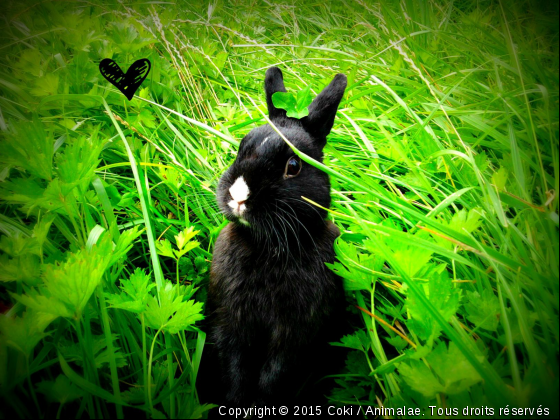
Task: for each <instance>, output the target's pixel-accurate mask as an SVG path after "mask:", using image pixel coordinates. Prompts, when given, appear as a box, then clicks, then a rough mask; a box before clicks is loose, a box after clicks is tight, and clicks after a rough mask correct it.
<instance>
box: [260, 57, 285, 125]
mask: <svg viewBox="0 0 560 420" xmlns="http://www.w3.org/2000/svg"><path fill="white" fill-rule="evenodd" d="M264 91H265V92H266V104H267V105H268V117H269V118H270V119H271V120H274V119H278V118H285V117H286V111H285V110H283V109H279V108H276V107H275V106H274V104H273V103H272V95H273V94H275V93H276V92H286V88H285V87H284V77H283V76H282V71H281V70H280V69H279V68H278V67H271V68H269V69H268V70H267V71H266V76H265V78H264Z"/></svg>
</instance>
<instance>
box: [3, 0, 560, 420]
mask: <svg viewBox="0 0 560 420" xmlns="http://www.w3.org/2000/svg"><path fill="white" fill-rule="evenodd" d="M0 7H1V13H0V17H1V19H2V24H1V25H2V31H1V34H0V60H1V61H0V63H1V64H0V138H1V140H0V206H1V211H0V232H1V237H0V250H1V255H0V305H1V306H0V312H2V313H3V314H2V315H0V401H1V403H0V417H2V418H6V417H8V416H13V415H15V416H18V417H27V418H32V417H35V418H36V417H55V416H56V417H67V416H72V417H78V418H82V417H91V418H95V417H97V418H102V417H103V418H107V417H117V418H122V417H124V416H126V415H129V416H131V415H138V414H140V415H141V416H144V415H145V416H146V417H152V418H163V417H170V418H174V417H181V418H197V417H205V416H206V415H207V414H208V410H209V409H211V408H212V407H213V405H212V403H213V401H211V400H209V401H201V399H200V398H199V396H198V394H197V390H196V380H197V375H198V371H199V366H200V363H201V359H203V358H204V345H205V342H206V335H205V333H204V331H203V330H201V329H200V328H199V325H200V321H201V320H202V319H203V315H204V306H203V303H204V301H205V287H206V284H207V281H208V275H209V266H210V262H211V259H212V249H213V244H214V241H215V239H216V237H217V235H218V233H219V231H220V229H222V228H223V227H224V226H225V224H226V221H225V220H224V217H223V216H222V215H221V214H220V212H219V210H218V207H217V204H216V199H215V190H216V185H217V181H218V179H219V176H220V174H221V173H222V172H223V171H224V170H225V169H226V168H227V167H228V166H229V165H230V164H231V163H232V161H233V159H234V158H235V154H236V150H237V146H238V144H239V141H240V139H241V138H242V137H243V135H244V134H246V133H247V132H249V131H250V130H251V129H252V128H254V127H255V126H256V125H260V124H263V123H264V122H266V120H265V116H266V103H265V100H264V96H263V78H264V73H265V71H266V69H267V68H269V67H270V66H273V65H274V66H279V67H280V68H281V69H282V70H283V72H284V74H285V76H286V84H287V88H288V90H289V91H291V92H298V91H303V90H305V89H307V88H309V89H311V92H312V94H317V93H318V92H319V91H320V90H321V89H322V88H323V87H324V86H325V85H326V84H327V83H328V82H329V81H330V80H331V79H332V77H333V76H334V75H335V74H336V73H345V74H346V75H347V76H348V89H347V91H346V95H345V98H344V99H343V102H342V104H341V106H340V109H339V112H338V116H337V119H336V122H335V125H334V129H333V131H332V134H331V135H330V136H329V141H328V144H327V147H326V149H325V161H324V164H323V165H321V164H319V163H317V162H314V161H310V160H309V158H305V157H304V159H305V160H307V161H308V162H309V163H311V164H313V165H317V166H319V167H321V168H322V169H323V170H325V171H326V172H328V173H329V174H330V176H331V181H332V197H333V204H332V207H331V210H330V212H329V218H330V219H331V220H332V221H333V222H334V223H335V224H336V225H338V226H339V227H340V229H341V231H342V232H343V233H342V236H341V237H340V238H339V239H338V240H337V243H336V253H337V257H338V260H337V261H336V262H335V263H334V264H332V265H331V266H330V267H331V268H332V269H333V270H334V271H335V272H337V273H338V274H339V275H340V276H341V277H342V278H343V279H344V284H345V288H346V290H347V293H348V301H349V314H350V316H351V317H352V316H353V320H354V328H355V331H354V333H353V334H351V335H348V336H345V337H341V340H340V342H339V343H336V345H340V346H344V347H347V348H349V349H350V351H349V353H348V358H347V360H346V367H345V369H344V370H343V371H342V372H332V375H334V377H335V380H336V386H335V388H334V389H333V390H332V392H331V393H330V394H329V396H328V397H329V399H330V401H331V403H332V405H348V404H352V405H354V406H362V407H363V408H364V412H365V410H366V409H367V407H378V408H379V407H381V406H383V407H386V408H395V409H396V408H399V407H400V408H402V407H408V408H419V409H420V410H421V413H423V414H425V415H426V416H429V417H433V416H434V415H435V414H434V413H433V412H432V411H431V409H430V408H429V407H430V406H436V407H437V408H440V409H441V410H443V411H441V412H440V414H447V415H448V416H452V415H453V414H454V413H453V411H452V410H453V409H455V410H457V413H458V414H459V415H463V416H465V417H471V416H472V417H479V416H480V415H486V416H488V417H492V416H494V417H502V416H506V415H507V414H512V413H513V412H512V409H515V408H531V409H533V410H534V411H533V412H527V413H526V414H527V415H528V414H529V413H531V414H533V415H537V414H539V413H538V412H537V409H538V408H539V407H540V408H541V410H544V409H546V410H548V413H549V414H550V415H556V417H557V416H558V402H557V398H558V391H559V386H558V384H559V382H558V378H559V374H558V373H559V370H558V345H559V341H558V335H559V323H558V304H559V290H558V285H559V274H558V269H559V268H558V267H559V241H558V232H559V231H558V223H559V222H558V198H559V191H558V180H559V173H558V170H559V156H558V154H559V129H558V113H559V101H558V89H559V75H558V69H559V61H558V5H557V4H555V3H554V2H542V1H530V0H519V1H515V2H513V1H507V0H502V1H490V0H476V1H475V0H465V1H455V2H452V1H445V0H425V1H413V0H401V1H397V0H383V1H369V0H368V1H366V0H347V1H331V2H328V1H322V2H305V1H296V0H291V1H290V0H288V1H286V0H282V1H279V2H261V1H249V0H218V1H216V2H214V3H212V4H210V5H209V3H208V2H198V1H194V2H193V1H188V2H187V1H177V2H131V1H128V0H125V1H120V2H115V1H108V2H40V1H24V2H15V1H14V2H2V5H1V6H0ZM104 58H112V59H114V60H115V61H116V62H117V63H118V64H119V65H120V66H121V67H122V68H123V69H124V70H126V69H127V68H128V66H130V65H131V64H132V63H133V62H134V61H135V60H137V59H139V58H147V59H149V60H150V61H151V63H152V69H151V72H150V74H149V75H148V78H147V79H146V80H145V81H144V83H143V84H142V86H141V88H140V89H139V90H138V91H137V92H136V96H135V97H134V99H133V100H131V101H128V100H127V99H126V98H125V97H124V95H122V94H121V93H120V92H119V91H118V90H116V89H115V88H114V87H113V86H112V85H110V84H109V83H108V82H107V81H106V80H105V79H104V78H103V77H102V76H101V74H100V72H99V69H98V64H99V62H100V61H101V60H102V59H104ZM215 380H216V381H219V380H220V379H219V378H215ZM485 407H491V408H493V409H494V412H493V414H492V413H490V412H489V411H488V410H485ZM505 407H507V408H508V409H509V412H505V411H501V412H500V408H505ZM465 408H468V409H467V410H470V409H475V411H466V412H464V411H463V409H465ZM542 413H545V414H546V412H544V411H541V414H542ZM515 414H518V413H515ZM408 415H409V413H408V412H404V413H403V412H394V413H389V414H387V416H388V417H407V416H408ZM367 417H370V418H371V417H375V416H374V415H372V414H371V412H370V413H367Z"/></svg>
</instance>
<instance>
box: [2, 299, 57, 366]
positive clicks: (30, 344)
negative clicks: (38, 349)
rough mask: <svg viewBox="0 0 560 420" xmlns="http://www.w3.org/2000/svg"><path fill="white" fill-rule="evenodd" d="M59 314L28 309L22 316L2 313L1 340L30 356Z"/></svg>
mask: <svg viewBox="0 0 560 420" xmlns="http://www.w3.org/2000/svg"><path fill="white" fill-rule="evenodd" d="M56 318H57V316H55V315H52V314H49V313H46V312H39V311H34V310H31V309H28V310H27V311H25V312H24V313H23V315H22V316H21V317H8V316H7V315H2V314H0V340H2V341H3V342H5V343H6V344H7V345H8V346H10V347H13V348H15V349H16V350H18V351H20V352H22V353H23V354H24V355H25V356H26V357H29V355H30V354H31V352H32V351H33V349H34V348H35V346H36V345H37V343H39V341H41V340H42V339H43V337H45V336H46V335H47V334H45V333H44V331H45V328H47V327H48V326H49V324H50V323H51V322H52V321H53V320H54V319H56Z"/></svg>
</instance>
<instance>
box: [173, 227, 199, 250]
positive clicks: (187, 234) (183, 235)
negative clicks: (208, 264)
mask: <svg viewBox="0 0 560 420" xmlns="http://www.w3.org/2000/svg"><path fill="white" fill-rule="evenodd" d="M199 232H200V231H198V230H194V227H193V226H189V228H188V229H185V230H182V231H181V232H179V234H178V235H175V240H176V241H177V248H179V251H182V250H183V248H184V247H185V245H187V244H188V243H189V241H190V240H191V239H192V238H194V237H195V235H197V234H198V233H199ZM198 245H199V243H198V242H196V246H198ZM196 246H195V247H196ZM195 247H193V248H195ZM191 249H192V248H191Z"/></svg>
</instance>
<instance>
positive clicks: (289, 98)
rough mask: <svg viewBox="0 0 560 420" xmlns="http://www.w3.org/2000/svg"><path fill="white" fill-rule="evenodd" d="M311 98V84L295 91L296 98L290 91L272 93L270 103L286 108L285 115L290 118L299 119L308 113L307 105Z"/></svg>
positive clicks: (309, 103)
mask: <svg viewBox="0 0 560 420" xmlns="http://www.w3.org/2000/svg"><path fill="white" fill-rule="evenodd" d="M311 102H313V99H312V98H311V86H307V87H306V88H305V89H304V90H302V91H299V92H298V93H297V98H296V97H294V95H293V94H292V93H290V92H276V93H274V94H273V95H272V103H273V104H274V106H275V107H276V108H279V109H284V110H286V115H287V116H288V117H290V118H297V119H301V118H304V117H307V116H308V115H309V109H308V107H309V105H311Z"/></svg>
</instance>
